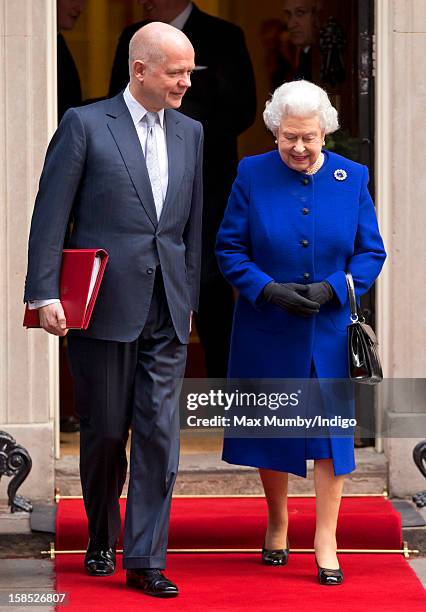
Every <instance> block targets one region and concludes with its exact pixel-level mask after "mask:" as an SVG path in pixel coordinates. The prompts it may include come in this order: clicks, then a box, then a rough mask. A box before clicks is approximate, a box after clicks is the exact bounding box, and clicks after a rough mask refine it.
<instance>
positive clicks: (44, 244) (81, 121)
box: [24, 93, 203, 343]
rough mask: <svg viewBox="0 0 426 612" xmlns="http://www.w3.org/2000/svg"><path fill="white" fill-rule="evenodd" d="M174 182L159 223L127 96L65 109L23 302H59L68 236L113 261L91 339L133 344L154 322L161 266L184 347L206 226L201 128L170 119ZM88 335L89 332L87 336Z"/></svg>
mask: <svg viewBox="0 0 426 612" xmlns="http://www.w3.org/2000/svg"><path fill="white" fill-rule="evenodd" d="M165 126H166V136H167V151H168V160H169V182H168V190H167V195H166V199H165V202H164V207H163V210H162V213H161V216H160V220H159V221H157V216H156V211H155V204H154V199H153V195H152V190H151V184H150V181H149V176H148V171H147V168H146V164H145V159H144V156H143V153H142V150H141V145H140V141H139V139H138V136H137V133H136V129H135V126H134V124H133V121H132V118H131V115H130V113H129V111H128V109H127V106H126V103H125V101H124V98H123V95H122V93H120V94H119V95H118V96H116V97H114V98H112V99H108V100H103V101H100V102H96V103H95V104H91V105H88V106H84V107H81V108H78V109H76V108H72V109H70V110H68V111H67V112H66V113H65V115H64V117H63V119H62V121H61V123H60V125H59V127H58V129H57V131H56V133H55V135H54V136H53V138H52V140H51V142H50V145H49V148H48V151H47V155H46V160H45V164H44V168H43V172H42V175H41V179H40V186H39V191H38V194H37V199H36V204H35V208H34V214H33V219H32V223H31V232H30V240H29V255H28V274H27V279H26V287H25V296H24V301H28V300H35V299H40V300H42V299H49V298H54V297H58V295H59V292H58V282H59V272H60V263H61V254H62V249H63V247H64V235H65V230H66V227H67V223H68V220H69V218H70V215H72V219H73V229H72V233H71V236H70V240H69V244H67V245H66V246H68V247H69V248H95V247H99V248H104V249H106V250H107V251H108V252H109V255H110V259H109V262H108V265H107V268H106V272H105V276H104V279H103V282H102V286H101V290H100V293H99V297H98V301H97V303H96V306H95V309H94V312H93V315H92V320H91V323H90V326H89V328H88V330H87V331H86V332H84V334H85V335H86V336H89V337H93V338H100V339H104V340H116V341H125V342H130V341H133V340H135V339H136V338H137V337H138V336H139V334H140V333H141V331H142V329H143V326H144V324H145V321H146V318H147V316H148V311H149V307H150V303H151V296H152V291H153V285H154V277H155V274H154V271H155V267H156V266H157V265H158V264H160V265H161V269H162V274H163V279H164V286H165V291H166V296H167V302H168V305H169V308H170V313H171V317H172V321H173V324H174V327H175V330H176V333H177V336H178V338H179V340H180V341H181V342H183V343H186V342H188V337H189V317H190V311H191V310H197V306H198V295H199V276H200V257H201V219H202V145H203V130H202V126H201V125H200V123H198V122H196V121H193V120H192V119H189V118H188V117H185V116H184V115H182V114H180V113H177V112H176V111H174V110H166V111H165ZM82 333H83V332H82Z"/></svg>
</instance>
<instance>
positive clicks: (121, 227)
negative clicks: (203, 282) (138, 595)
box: [24, 23, 203, 597]
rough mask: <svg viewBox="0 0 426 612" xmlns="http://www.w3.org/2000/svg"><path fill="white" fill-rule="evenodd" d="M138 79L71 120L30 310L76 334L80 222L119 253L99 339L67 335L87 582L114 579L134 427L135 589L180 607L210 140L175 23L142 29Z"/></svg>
mask: <svg viewBox="0 0 426 612" xmlns="http://www.w3.org/2000/svg"><path fill="white" fill-rule="evenodd" d="M129 68H130V83H129V84H128V85H127V87H126V89H125V90H124V92H120V93H119V94H118V95H117V96H116V97H114V98H112V99H109V100H103V101H100V102H97V103H95V104H91V105H88V106H84V107H81V108H72V109H70V110H68V111H67V112H66V113H65V115H64V117H63V120H62V121H61V123H60V125H59V127H58V130H57V131H56V133H55V135H54V136H53V139H52V141H51V143H50V145H49V149H48V152H47V156H46V160H45V164H44V168H43V173H42V176H41V179H40V187H39V191H38V195H37V199H36V204H35V209H34V214H33V219H32V224H31V233H30V239H29V259H28V274H27V280H26V289H25V297H24V299H25V301H28V302H33V303H32V305H31V307H33V308H40V321H41V324H42V327H43V328H44V329H45V330H46V331H48V332H49V333H52V334H56V335H59V336H63V335H65V334H66V333H67V328H66V320H65V316H64V311H63V309H62V306H61V304H60V302H59V300H58V296H59V293H58V282H59V272H60V264H61V254H62V249H63V246H64V235H65V229H66V226H67V223H68V219H69V217H70V215H72V218H73V230H72V234H71V237H70V240H69V244H68V245H67V246H68V247H70V248H93V247H102V248H104V249H106V250H107V251H108V253H109V256H110V258H109V262H108V265H107V269H106V272H105V276H104V279H103V282H102V286H101V289H100V292H99V297H98V301H97V303H96V306H95V309H94V312H93V315H92V320H91V323H90V325H89V328H88V330H87V331H85V332H82V331H72V330H71V331H70V333H69V334H68V352H69V358H70V364H71V370H72V374H73V377H74V381H75V391H76V403H77V412H78V414H79V416H80V419H81V445H80V475H81V482H82V489H83V497H84V503H85V508H86V512H87V516H88V521H89V538H90V539H89V545H88V550H87V553H86V557H85V567H86V571H87V572H88V573H89V574H90V575H92V576H105V575H109V574H111V573H113V572H114V570H115V546H116V542H117V540H118V537H119V534H120V512H119V497H120V494H121V492H122V489H123V485H124V482H125V479H126V471H127V460H126V451H125V449H126V442H127V438H128V430H129V426H130V425H131V426H132V444H131V457H130V481H129V491H128V498H127V506H126V519H125V531H124V554H123V566H124V568H126V569H127V584H128V585H130V586H134V587H136V588H139V589H141V590H142V591H143V592H145V593H147V594H149V595H154V596H160V597H173V596H175V595H177V594H178V589H177V587H176V585H175V584H173V583H172V582H171V581H170V580H169V579H168V578H167V577H166V576H165V575H164V574H163V573H162V572H161V570H162V569H164V567H165V556H166V549H167V536H168V526H169V515H170V503H171V496H172V490H173V486H174V483H175V479H176V473H177V467H178V455H179V413H178V396H179V391H180V386H179V379H180V378H182V377H183V375H184V369H185V361H186V348H187V346H186V345H187V343H188V339H189V333H190V317H191V315H192V311H195V310H196V309H197V307H198V295H199V277H200V259H201V221H202V158H203V157H202V145H203V130H202V126H201V124H200V123H199V122H197V121H194V120H193V119H190V118H188V117H185V116H184V115H182V114H181V113H178V112H176V110H175V109H178V108H179V107H180V105H181V102H182V98H183V96H184V94H185V92H186V91H187V89H188V87H189V86H190V84H191V80H190V77H191V73H192V71H193V69H194V50H193V47H192V45H191V43H190V42H189V40H188V38H187V37H186V36H185V35H184V34H183V33H182V32H180V31H178V30H176V29H175V28H172V27H171V26H169V25H166V24H163V23H151V24H149V25H147V26H146V27H144V28H142V29H140V30H138V31H137V32H136V33H135V35H134V36H133V37H132V39H131V41H130V46H129Z"/></svg>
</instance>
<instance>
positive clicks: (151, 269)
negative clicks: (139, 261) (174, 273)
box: [146, 268, 154, 274]
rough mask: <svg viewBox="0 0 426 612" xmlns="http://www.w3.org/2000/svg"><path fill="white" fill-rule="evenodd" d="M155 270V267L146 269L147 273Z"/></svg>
mask: <svg viewBox="0 0 426 612" xmlns="http://www.w3.org/2000/svg"><path fill="white" fill-rule="evenodd" d="M153 272H154V269H153V268H147V269H146V273H147V274H152V273H153Z"/></svg>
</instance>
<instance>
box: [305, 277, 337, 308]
mask: <svg viewBox="0 0 426 612" xmlns="http://www.w3.org/2000/svg"><path fill="white" fill-rule="evenodd" d="M306 288H307V289H308V291H307V292H306V294H304V295H305V297H306V298H308V300H312V301H313V302H318V304H320V306H322V305H323V304H326V303H327V302H329V301H330V300H331V299H333V296H334V291H333V289H332V287H331V285H330V283H328V282H327V281H323V282H322V283H311V284H310V285H306Z"/></svg>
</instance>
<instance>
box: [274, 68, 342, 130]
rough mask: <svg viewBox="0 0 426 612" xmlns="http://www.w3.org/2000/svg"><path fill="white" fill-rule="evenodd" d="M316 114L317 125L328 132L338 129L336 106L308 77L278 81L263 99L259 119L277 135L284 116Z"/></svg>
mask: <svg viewBox="0 0 426 612" xmlns="http://www.w3.org/2000/svg"><path fill="white" fill-rule="evenodd" d="M289 115H292V116H296V117H306V116H310V115H317V116H318V119H319V123H320V126H321V129H323V130H325V133H326V134H331V133H332V132H335V131H336V130H337V129H339V121H338V117H337V110H336V109H335V108H334V106H332V104H331V102H330V100H329V98H328V95H327V93H326V92H325V91H324V89H321V87H318V85H314V83H310V82H309V81H304V80H300V81H290V82H289V83H284V85H280V87H278V88H277V89H276V90H275V91H274V93H273V94H272V96H271V99H270V100H268V101H267V102H266V105H265V110H264V112H263V120H264V122H265V125H266V127H267V128H268V130H271V132H272V133H273V134H274V136H276V135H277V132H278V128H279V126H280V123H281V121H282V119H283V118H284V117H287V116H289Z"/></svg>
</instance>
